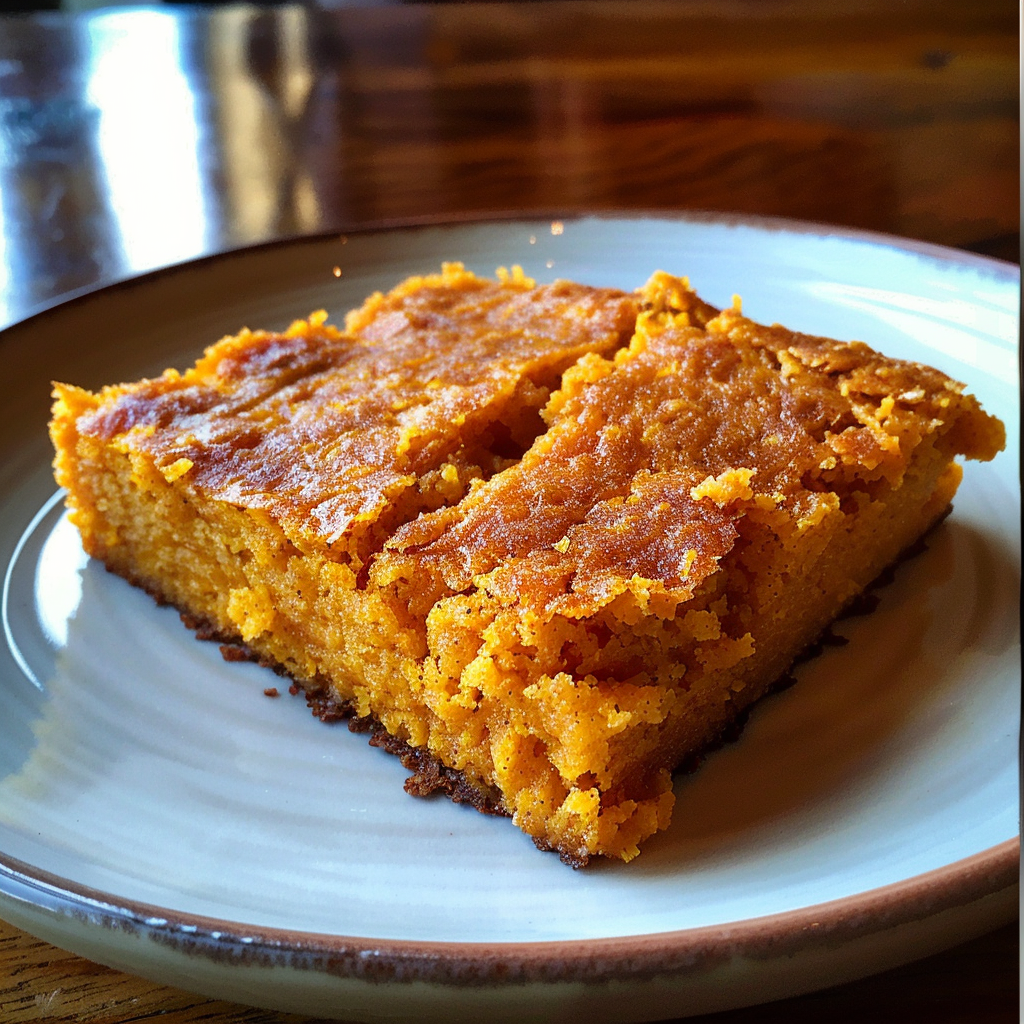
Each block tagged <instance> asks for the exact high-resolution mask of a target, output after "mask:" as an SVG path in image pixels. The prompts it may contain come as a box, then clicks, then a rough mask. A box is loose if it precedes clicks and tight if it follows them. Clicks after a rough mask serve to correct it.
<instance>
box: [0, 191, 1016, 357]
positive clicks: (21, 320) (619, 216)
mask: <svg viewBox="0 0 1024 1024" xmlns="http://www.w3.org/2000/svg"><path fill="white" fill-rule="evenodd" d="M543 220H551V221H562V222H563V223H564V222H567V221H568V222H569V223H572V222H578V221H584V220H599V221H668V222H676V223H685V224H719V225H722V226H725V227H749V228H755V229H759V230H762V231H766V232H777V233H779V234H786V233H789V234H794V235H811V236H817V237H820V238H835V239H840V240H845V241H850V242H861V243H865V244H869V245H876V246H878V247H880V248H885V249H895V250H898V251H901V252H904V253H907V254H908V255H912V256H917V257H924V258H926V259H932V260H936V261H937V262H939V263H943V264H953V265H959V266H969V267H975V268H977V269H979V270H987V271H989V272H990V273H993V274H994V275H995V276H996V277H999V278H1000V279H1002V280H1003V281H1004V282H1005V283H1006V284H1011V285H1012V284H1014V283H1016V284H1017V286H1018V288H1019V287H1020V277H1021V268H1020V265H1019V264H1017V263H1012V262H1010V261H1009V260H1002V259H999V258H998V257H995V256H984V255H982V254H981V253H976V252H971V251H970V250H969V249H957V248H955V247H954V246H948V245H942V244H939V243H937V242H927V241H924V240H922V239H916V238H909V237H906V236H903V235H895V234H891V233H888V232H884V231H874V230H870V229H867V228H853V227H848V226H846V225H839V224H829V223H827V222H825V221H814V220H800V219H796V218H789V217H776V216H769V215H766V214H746V213H736V212H729V211H718V210H670V209H659V208H657V207H652V208H644V209H640V208H637V209H618V208H616V209H600V210H570V211H558V210H551V209H544V208H538V209H536V210H481V211H469V212H464V213H452V214H424V215H423V216H419V217H392V218H381V219H378V220H371V221H365V222H358V223H355V224H352V225H351V226H349V225H345V224H342V225H340V226H337V227H332V228H329V229H326V230H323V231H317V232H311V233H308V232H307V233H296V234H289V235H281V236H278V237H275V238H270V239H266V240H264V241H262V242H253V243H247V244H245V245H238V246H231V247H228V248H225V249H218V250H217V251H216V252H212V253H205V254H202V255H199V256H193V257H189V258H188V259H184V260H179V261H176V262H174V263H168V264H164V265H163V266H159V267H154V268H152V269H150V270H144V271H142V272H140V273H133V274H128V275H127V276H125V277H115V278H112V279H110V280H108V281H105V282H97V283H93V284H87V285H83V286H82V287H80V288H75V289H72V290H71V291H69V292H64V293H62V294H61V295H59V296H54V297H53V298H51V299H47V300H44V301H43V302H42V303H40V304H38V305H37V306H35V307H30V308H29V309H28V310H27V311H26V312H25V313H23V314H22V315H21V316H19V317H18V318H17V319H16V320H12V321H11V322H10V323H8V324H4V325H2V326H0V344H3V342H4V341H5V336H6V335H7V333H8V332H9V331H13V330H14V329H16V328H17V329H20V328H23V327H27V326H29V324H30V322H31V321H34V320H36V319H38V318H40V317H44V316H46V315H48V314H51V313H55V312H57V311H58V310H63V309H65V308H66V307H69V306H72V305H74V304H78V303H81V302H85V301H88V300H89V299H91V298H94V297H96V296H97V295H98V294H99V293H106V292H111V291H121V290H122V289H128V288H132V287H134V286H136V285H140V284H145V283H147V282H148V281H151V280H155V279H157V278H161V277H164V276H169V275H173V274H175V273H181V272H186V271H189V270H192V269H197V268H199V267H201V266H203V265H205V264H208V263H212V262H214V261H221V260H229V259H232V258H237V257H242V256H246V255H251V254H256V253H260V252H264V251H269V250H273V249H278V248H287V247H289V246H293V245H306V244H310V245H312V244H317V243H322V242H327V241H330V240H331V239H335V238H341V237H347V236H352V235H376V234H386V233H392V232H401V231H410V232H411V231H423V230H430V229H432V228H446V227H451V228H458V227H473V226H481V227H483V226H489V225H490V226H495V227H497V226H500V225H510V224H515V223H517V222H518V223H523V224H525V223H528V222H532V221H543Z"/></svg>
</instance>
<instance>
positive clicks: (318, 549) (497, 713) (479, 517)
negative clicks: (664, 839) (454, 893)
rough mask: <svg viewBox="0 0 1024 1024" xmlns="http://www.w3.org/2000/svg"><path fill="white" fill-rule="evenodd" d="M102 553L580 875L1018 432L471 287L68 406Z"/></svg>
mask: <svg viewBox="0 0 1024 1024" xmlns="http://www.w3.org/2000/svg"><path fill="white" fill-rule="evenodd" d="M56 399H57V400H56V405H55V410H54V419H53V423H52V425H51V431H52V436H53V439H54V444H55V447H56V449H57V458H56V462H55V467H56V475H57V479H58V482H59V483H61V484H62V485H63V486H64V487H66V488H67V489H68V503H69V507H70V509H71V516H72V519H73V521H74V522H75V523H76V525H77V526H78V527H79V529H80V531H81V533H82V537H83V543H84V545H85V547H86V550H87V551H88V552H89V553H90V554H91V555H93V556H95V557H97V558H100V559H102V560H103V561H104V562H105V563H106V564H107V566H108V567H109V568H111V569H112V570H113V571H115V572H118V573H120V574H122V575H124V576H126V577H127V578H129V579H130V580H132V581H133V582H136V583H139V584H140V585H142V586H144V587H146V589H148V590H150V591H151V592H153V593H154V594H156V595H158V596H159V597H160V598H161V599H163V600H167V601H169V602H171V603H173V604H175V605H176V606H178V607H179V608H180V609H182V610H183V611H186V612H188V613H189V614H190V615H191V616H193V617H194V618H196V619H200V620H203V621H204V622H206V623H208V624H209V625H210V627H211V628H212V629H213V630H214V631H215V632H216V633H218V634H219V635H221V636H223V637H225V638H232V639H236V640H238V641H240V642H242V643H244V644H246V645H247V646H248V647H249V648H250V649H251V650H252V651H254V652H256V653H257V654H258V655H259V656H260V657H262V658H263V659H265V660H267V661H269V662H271V663H273V664H275V665H277V666H280V667H281V668H283V670H284V671H286V672H287V673H288V674H290V675H291V676H292V677H293V678H294V679H295V680H296V681H297V682H298V683H300V684H301V685H302V686H303V687H304V688H305V689H306V690H307V692H308V693H310V694H312V695H313V696H314V698H317V699H320V700H327V701H331V702H333V703H335V704H340V705H343V706H345V707H347V708H350V709H351V710H352V711H353V713H355V714H356V715H358V716H369V717H372V718H373V719H374V720H375V721H376V722H378V723H379V724H380V726H382V727H383V729H384V730H386V731H387V733H388V734H389V735H390V736H391V737H393V738H394V740H395V741H396V742H399V743H403V744H406V745H407V746H408V747H409V748H412V749H413V750H414V751H419V752H425V753H426V754H429V755H430V756H431V757H432V758H435V759H437V760H438V761H439V762H440V764H441V765H443V766H445V769H446V770H448V771H451V772H454V773H457V774H458V776H459V778H460V780H461V782H462V784H463V785H464V786H465V787H468V788H469V789H470V790H472V791H475V792H476V793H477V794H479V796H480V803H482V804H485V805H487V806H489V807H491V808H493V809H497V810H500V811H503V812H505V813H508V814H510V815H511V816H512V817H513V819H514V821H515V823H516V824H517V825H518V826H519V827H520V828H522V829H523V830H525V831H526V832H527V833H529V834H530V835H531V836H532V837H533V838H534V841H535V842H536V843H537V844H538V845H539V846H541V847H542V848H550V849H554V850H557V851H558V852H559V853H560V854H561V855H562V857H563V859H565V860H566V861H568V862H569V863H573V864H581V863H585V862H586V860H587V859H588V858H589V857H591V856H595V855H604V856H608V857H618V858H621V859H623V860H629V859H631V858H632V857H634V856H635V855H636V854H637V853H638V846H639V844H640V843H641V842H642V841H643V840H644V839H645V838H647V837H648V836H650V835H651V834H652V833H654V832H655V831H657V830H659V829H663V828H665V827H666V826H667V825H668V823H669V819H670V815H671V809H672V803H673V796H672V788H671V772H672V770H673V769H674V768H675V767H676V766H678V765H679V764H680V763H681V762H682V761H683V760H685V759H686V758H687V757H688V756H690V755H692V754H693V753H695V752H697V751H700V750H702V749H703V748H705V747H707V746H708V745H709V744H711V743H713V742H714V741H715V740H716V738H718V737H719V736H721V735H722V733H723V732H724V731H725V730H726V729H727V728H728V727H729V725H730V724H731V723H732V722H734V721H735V720H736V719H737V717H738V716H740V715H741V714H742V713H743V712H744V711H745V709H746V708H747V707H749V706H750V704H752V703H753V702H754V701H756V700H757V699H758V698H759V697H760V696H762V695H763V694H764V693H765V692H766V691H767V689H768V688H769V687H770V686H771V685H772V684H773V683H774V682H775V681H776V680H777V679H778V677H779V676H780V675H782V674H783V673H784V672H785V671H786V669H787V668H788V667H789V665H790V664H791V663H792V662H793V660H794V658H795V657H796V656H797V655H798V654H799V653H800V652H801V651H802V650H803V649H804V648H806V647H807V646H808V645H809V644H811V643H812V642H813V641H814V640H815V639H816V638H817V637H818V636H819V635H820V634H821V632H822V631H823V630H824V629H825V628H826V627H827V626H828V624H829V623H830V622H831V621H833V620H834V619H835V617H836V616H837V615H838V614H839V613H840V612H841V611H842V610H843V608H844V607H845V606H846V605H847V604H848V603H850V602H851V601H852V600H853V599H854V598H855V597H856V596H857V595H858V594H859V593H861V592H862V591H863V589H864V588H865V587H866V586H867V585H868V584H869V583H870V582H871V581H872V580H873V579H874V578H875V577H876V576H877V575H878V574H879V573H880V572H881V571H882V570H883V569H884V568H885V567H886V566H887V565H889V564H890V563H892V562H893V561H894V560H895V559H896V558H897V557H898V556H899V554H900V553H901V552H902V551H903V550H904V549H906V548H907V547H909V546H910V545H911V544H912V543H913V542H914V541H915V540H916V539H917V538H918V537H920V536H921V535H922V534H923V533H924V532H925V531H926V530H927V529H928V528H929V527H930V526H931V525H932V524H933V523H934V522H935V521H936V520H938V519H939V518H940V517H941V516H942V515H943V514H944V513H945V511H946V510H947V508H948V506H949V503H950V500H951V498H952V497H953V494H954V492H955V491H956V488H957V485H958V483H959V480H960V476H961V471H960V469H959V466H958V465H957V463H956V462H955V461H953V460H954V458H955V456H957V455H961V456H964V457H967V458H979V459H990V458H992V457H993V456H994V455H995V454H996V452H997V451H998V450H999V449H1000V448H1001V447H1002V445H1003V442H1004V434H1003V428H1002V425H1001V424H1000V423H999V422H998V421H997V420H995V419H994V418H992V417H990V416H988V415H986V414H985V413H984V412H983V411H982V410H981V409H980V407H979V406H978V403H977V402H976V401H975V400H974V399H973V398H972V397H971V396H969V395H966V394H965V393H964V390H963V387H962V385H960V384H957V383H956V382H954V381H952V380H950V379H949V378H948V377H946V376H945V375H943V374H941V373H939V372H938V371H936V370H933V369H930V368H927V367H923V366H919V365H916V364H909V363H905V362H899V361H897V360H891V359H887V358H885V357H883V356H880V355H878V354H877V353H875V352H874V351H872V350H871V349H870V348H868V347H867V346H866V345H863V344H861V343H857V342H854V343H849V344H844V343H841V342H835V341H831V340H827V339H822V338H813V337H808V336H804V335H799V334H794V333H793V332H790V331H787V330H785V329H784V328H781V327H778V326H774V327H764V326H761V325H758V324H756V323H754V322H752V321H750V320H748V319H746V318H745V317H743V316H742V314H741V313H740V311H739V310H738V309H735V308H734V309H728V310H725V311H721V312H719V311H718V310H716V309H714V308H713V307H711V306H709V305H708V304H706V303H704V302H702V301H701V300H700V299H699V298H698V297H697V296H696V295H695V294H694V293H693V292H692V291H691V290H690V289H689V287H688V285H687V283H686V281H685V280H683V279H680V278H675V277H671V276H669V275H667V274H663V273H658V274H655V275H654V277H653V278H652V279H651V280H650V281H649V282H648V284H647V285H646V286H645V287H644V288H643V289H641V290H640V291H639V292H638V293H636V294H634V295H628V294H624V293H621V292H616V291H614V290H610V289H595V288H589V287H585V286H582V285H577V284H572V283H569V282H556V283H555V284H552V285H544V286H536V285H535V284H534V283H533V282H532V281H530V280H529V279H527V278H525V277H524V276H523V275H522V274H521V272H514V273H512V274H503V275H502V276H500V277H499V279H498V280H497V281H486V280H483V279H480V278H477V277H475V276H474V275H472V274H470V273H469V272H467V271H465V270H464V269H463V268H462V267H461V266H460V265H457V264H452V265H446V266H445V268H444V270H443V272H442V273H441V274H439V275H432V276H428V277H422V278H413V279H410V280H409V281H407V282H405V283H403V284H402V285H400V286H399V287H397V288H396V289H394V290H393V291H392V292H390V293H389V294H387V295H379V294H378V295H375V296H372V297H371V298H370V299H368V300H367V302H366V303H364V305H363V306H362V307H361V308H360V309H359V310H356V311H355V312H353V313H351V314H349V316H348V318H347V320H346V325H345V330H344V331H341V330H338V329H336V328H334V327H331V326H330V325H328V324H327V323H326V322H325V317H324V315H323V314H315V315H314V316H312V317H311V318H310V319H309V320H308V321H299V322H297V323H296V324H293V325H292V327H291V328H290V329H289V330H288V331H286V332H284V333H282V334H274V333H268V332H249V331H243V332H242V333H241V334H239V335H237V336H236V337H232V338H226V339H224V340H222V341H221V342H219V343H218V344H216V345H214V346H212V347H211V348H210V349H208V350H207V352H206V354H205V356H204V357H203V358H202V359H201V360H200V361H199V362H198V363H197V364H196V366H195V367H194V368H192V369H191V370H188V371H187V372H185V373H184V374H178V373H176V372H174V371H168V372H167V373H165V374H164V375H163V376H162V377H160V378H158V379H156V380H151V381H142V382H140V383H137V384H132V385H122V386H117V387H109V388H105V389H103V390H102V391H101V392H99V393H98V394H93V393H90V392H87V391H84V390H81V389H79V388H75V387H70V386H67V385H58V386H57V389H56Z"/></svg>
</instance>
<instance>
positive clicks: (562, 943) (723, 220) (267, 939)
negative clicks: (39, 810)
mask: <svg viewBox="0 0 1024 1024" xmlns="http://www.w3.org/2000/svg"><path fill="white" fill-rule="evenodd" d="M543 220H560V221H563V222H569V223H572V222H578V221H583V220H597V221H618V222H623V221H626V222H630V221H631V222H635V223H640V222H644V221H652V220H655V221H661V222H669V223H679V224H698V225H700V224H709V225H712V224H713V225H723V226H727V227H748V228H754V229H759V230H762V231H767V232H778V233H781V234H786V233H789V234H796V235H812V236H817V237H820V238H829V239H838V240H846V241H850V242H857V243H866V244H869V245H875V246H879V247H882V248H886V249H894V250H897V251H900V252H903V253H906V254H907V255H910V256H913V257H924V258H926V259H932V260H936V261H938V262H940V263H942V264H945V265H953V266H959V267H965V268H972V269H979V270H983V271H987V272H988V273H990V274H992V275H993V276H995V277H996V278H998V279H999V281H1000V283H1002V284H1005V285H1009V286H1011V287H1012V286H1014V285H1016V286H1017V288H1018V290H1019V287H1020V285H1019V281H1020V268H1019V266H1018V265H1017V264H1015V263H1011V262H1009V261H1005V260H1000V259H996V258H994V257H990V256H983V255H980V254H977V253H973V252H969V251H967V250H961V249H956V248H952V247H948V246H943V245H937V244H935V243H931V242H924V241H920V240H916V239H910V238H903V237H901V236H898V235H892V234H886V233H883V232H877V231H869V230H862V229H857V228H849V227H844V226H836V225H830V224H826V223H821V222H815V221H803V220H792V219H789V218H784V217H768V216H758V215H748V214H741V213H722V212H716V211H704V210H685V211H679V210H657V209H654V210H639V209H637V210H634V209H628V210H619V209H616V210H597V211H586V210H583V211H579V210H574V211H564V212H551V211H547V210H515V211H483V212H473V213H466V214H458V215H449V214H444V215H429V216H424V217H415V218H396V219H387V220H381V221H374V222H369V223H361V224H357V225H352V226H351V227H348V226H342V227H338V228H334V229H331V230H325V231H323V232H318V233H314V234H296V235H288V236H283V237H278V238H274V239H270V240H267V241H263V242H259V243H256V244H247V245H242V246H238V247H233V248H229V249H223V250H219V251H217V252H215V253H209V254H205V255H202V256H198V257H193V258H190V259H187V260H183V261H180V262H177V263H173V264H168V265H165V266H161V267H158V268H154V269H152V270H149V271H145V272H143V273H138V274H131V275H129V276H127V277H124V278H119V279H114V280H110V281H107V282H105V283H102V284H92V285H88V286H85V287H84V288H81V289H77V290H75V291H72V292H70V293H65V294H63V295H61V296H59V297H57V298H55V299H53V300H52V301H48V302H46V303H44V304H42V305H41V306H39V307H37V308H35V309H31V310H29V311H28V312H27V313H25V314H24V315H23V316H21V317H19V318H18V319H17V320H15V321H13V322H11V323H10V324H8V325H6V326H4V327H3V328H2V329H0V345H2V344H3V343H4V342H5V341H8V340H9V339H10V338H11V335H13V334H15V333H20V332H21V331H23V330H28V329H32V328H33V327H34V326H35V324H36V323H38V322H39V321H41V320H44V319H46V318H49V317H51V316H55V315H59V314H61V313H62V312H64V311H65V310H67V309H68V308H70V307H74V306H77V305H80V304H84V303H87V302H89V301H91V300H95V299H97V298H100V297H102V296H103V295H105V294H108V293H111V292H121V291H125V290H128V289H132V288H135V287H138V286H145V285H146V284H148V283H150V282H153V281H156V280H159V279H162V278H165V277H167V276H171V275H175V274H179V273H189V272H195V271H198V270H200V269H201V268H202V267H204V266H207V265H210V264H211V263H213V262H215V261H218V262H221V261H230V260H233V259H237V258H240V257H246V256H251V255H258V254H260V253H262V252H268V251H274V250H281V249H286V248H288V247H293V246H302V245H316V244H322V243H325V242H328V241H330V240H331V239H337V238H340V237H347V236H355V235H376V234H384V233H399V232H406V231H410V232H411V231H421V230H430V229H438V228H440V229H444V228H459V227H474V226H480V227H486V226H494V227H499V226H504V225H511V224H515V223H517V222H519V223H523V224H526V223H534V222H536V221H543ZM1019 862H1020V836H1019V834H1018V835H1017V836H1015V837H1013V838H1010V839H1006V840H1004V841H1002V842H1001V843H998V844H996V845H994V846H991V847H988V848H986V849H984V850H981V851H978V852H977V853H974V854H972V855H970V856H968V857H966V858H962V859H959V860H956V861H952V862H950V863H947V864H943V865H941V866H939V867H937V868H934V869H932V870H930V871H927V872H924V873H921V874H917V875H912V876H909V877H908V878H905V879H901V880H899V881H896V882H892V883H888V884H886V885H883V886H880V887H877V888H873V889H868V890H865V891H863V892H860V893H855V894H851V895H848V896H845V897H841V898H839V899H836V900H831V901H827V902H824V903H818V904H810V905H806V906H803V907H796V908H793V909H790V910H786V911H781V912H778V913H775V914H769V915H763V916H759V917H753V918H745V919H737V920H735V921H730V922H726V923H720V924H714V925H702V926H697V927H693V928H683V929H674V930H669V931H662V932H650V933H634V934H624V935H616V936H611V937H602V938H590V939H571V940H566V939H560V940H544V941H520V942H516V941H483V942H480V941H453V940H411V939H379V938H369V937H360V936H349V935H338V934H333V933H324V932H309V931H302V930H292V929H287V928H281V927H272V926H256V925H249V924H246V923H244V922H239V921H232V920H228V919H220V918H213V917H205V916H203V915H198V914H193V913H187V912H181V911H173V910H170V909H168V908H164V907H160V906H157V905H154V904H148V903H145V902H142V901H134V900H126V899H124V898H121V897H118V896H117V895H116V894H114V893H109V892H104V891H102V890H98V889H93V888H90V887H88V886H84V885H79V884H77V883H75V882H73V881H72V880H70V879H66V878H63V877H62V876H59V875H55V874H51V873H49V872H47V871H44V870H42V869H40V868H37V867H35V866H33V865H31V864H28V863H26V862H23V861H20V860H18V859H17V858H13V857H10V856H9V855H7V854H6V853H4V852H3V851H2V850H0V897H3V898H4V900H5V901H6V900H10V901H13V902H18V901H23V900H25V896H24V894H20V895H19V893H18V892H17V891H16V890H18V889H28V890H30V891H31V892H33V893H35V894H36V896H37V899H36V900H35V901H31V900H30V901H28V902H31V903H32V905H33V906H34V907H35V908H36V909H42V910H45V911H47V912H49V913H50V914H52V915H58V916H63V917H73V918H78V919H80V920H85V921H87V922H89V923H94V924H99V925H102V926H105V927H107V928H113V929H115V930H119V931H127V932H130V933H136V934H146V935H148V936H149V937H151V938H155V939H158V940H159V941H160V942H161V944H162V945H165V946H169V947H171V948H175V949H177V950H179V951H182V952H186V953H189V954H190V955H195V954H200V955H202V956H205V957H208V958H210V959H213V960H216V961H217V962H226V961H227V960H230V961H231V962H232V963H235V962H239V963H249V962H255V963H266V962H267V961H268V958H269V960H270V961H271V962H274V961H277V962H280V961H282V960H284V961H287V962H288V963H289V964H293V963H294V962H295V958H296V957H298V958H300V959H303V960H310V959H312V960H316V961H317V962H320V961H322V960H323V959H324V958H325V957H326V958H327V962H328V965H329V966H328V969H329V971H330V973H332V974H338V975H340V976H342V977H346V978H356V979H360V980H370V981H385V980H387V981H414V980H415V981H425V982H430V983H434V984H442V985H450V984H459V985H465V984H467V983H469V984H485V985H487V984H496V983H506V982H513V981H514V982H549V983H550V982H564V981H595V980H598V979H600V980H607V979H609V978H611V977H618V978H624V979H626V978H628V979H640V978H644V977H649V976H652V975H655V974H665V973H671V974H675V975H678V974H690V973H697V972H700V971H702V970H706V969H707V968H708V966H709V965H711V964H714V963H717V962H720V961H721V960H722V959H723V958H729V957H736V956H739V957H749V958H752V959H765V958H766V957H772V958H774V957H777V956H785V955H794V954H796V953H799V952H800V951H801V950H803V949H806V948H808V947H810V946H820V945H821V944H822V943H823V942H825V941H827V942H828V943H829V944H830V945H842V944H843V943H845V942H848V941H851V940H853V939H856V938H859V937H863V936H865V935H871V934H875V933H878V932H882V931H886V930H889V929H891V928H895V927H898V926H900V925H904V924H910V923H912V922H915V921H922V920H925V919H927V918H931V917H933V916H935V915H936V914H939V913H941V912H943V911H945V910H951V909H954V908H957V907H963V906H966V905H968V904H971V903H975V902H977V901H979V900H981V899H984V898H985V897H992V896H996V895H998V894H1000V893H1003V892H1006V891H1008V890H1010V889H1012V888H1013V887H1014V886H1015V885H1016V884H1017V882H1018V876H1019ZM367 953H372V954H373V955H372V956H370V957H367V956H366V954H367Z"/></svg>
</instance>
